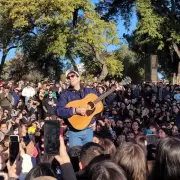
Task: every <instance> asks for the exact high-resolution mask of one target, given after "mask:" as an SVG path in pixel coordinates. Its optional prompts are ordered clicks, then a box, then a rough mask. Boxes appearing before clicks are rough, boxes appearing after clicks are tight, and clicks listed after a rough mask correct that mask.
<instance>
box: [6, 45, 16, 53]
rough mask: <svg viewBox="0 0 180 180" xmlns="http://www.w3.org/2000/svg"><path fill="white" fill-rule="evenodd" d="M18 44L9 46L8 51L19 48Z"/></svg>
mask: <svg viewBox="0 0 180 180" xmlns="http://www.w3.org/2000/svg"><path fill="white" fill-rule="evenodd" d="M17 47H18V46H11V47H9V48H7V52H9V51H10V50H11V49H14V48H17Z"/></svg>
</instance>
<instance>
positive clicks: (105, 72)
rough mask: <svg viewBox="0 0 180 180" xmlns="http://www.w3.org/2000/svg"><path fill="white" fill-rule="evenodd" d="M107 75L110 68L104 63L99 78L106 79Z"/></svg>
mask: <svg viewBox="0 0 180 180" xmlns="http://www.w3.org/2000/svg"><path fill="white" fill-rule="evenodd" d="M107 75H108V68H107V66H106V64H105V63H104V64H103V67H102V71H101V74H100V76H99V78H98V80H99V81H101V80H103V79H105V78H106V76H107Z"/></svg>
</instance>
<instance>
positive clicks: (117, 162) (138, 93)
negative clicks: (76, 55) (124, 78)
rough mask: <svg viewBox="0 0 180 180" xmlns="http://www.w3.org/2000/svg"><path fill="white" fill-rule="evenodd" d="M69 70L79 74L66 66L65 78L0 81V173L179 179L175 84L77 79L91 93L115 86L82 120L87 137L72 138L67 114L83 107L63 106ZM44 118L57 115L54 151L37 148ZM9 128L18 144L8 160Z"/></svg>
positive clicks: (179, 96)
mask: <svg viewBox="0 0 180 180" xmlns="http://www.w3.org/2000/svg"><path fill="white" fill-rule="evenodd" d="M74 76H77V78H78V76H79V75H78V74H76V73H75V72H74V71H73V72H71V75H69V76H68V75H67V76H66V77H67V82H61V81H60V82H58V83H55V82H48V81H43V80H42V81H40V82H38V83H33V82H27V81H18V82H15V81H13V80H11V81H8V82H3V81H1V82H0V170H1V172H0V178H2V177H3V178H4V179H6V178H7V179H12V180H13V179H20V180H24V179H25V180H31V179H43V180H46V179H47V180H50V179H60V180H110V179H111V180H178V179H180V170H179V169H180V140H179V137H180V129H179V127H180V88H179V85H170V84H164V83H162V82H158V83H151V82H146V83H142V84H137V85H135V84H128V85H124V86H122V85H121V83H120V82H117V81H115V80H104V81H101V82H90V81H88V82H86V83H85V82H81V87H86V89H91V92H94V93H96V94H97V95H98V96H100V95H101V94H103V93H105V92H107V91H108V90H110V89H111V88H112V87H113V86H116V91H114V92H113V93H111V94H110V95H109V96H108V97H107V98H105V99H103V100H102V102H103V104H104V110H103V112H102V113H100V114H98V115H97V116H96V117H95V120H93V122H92V124H91V126H90V127H88V129H91V130H92V132H93V134H92V135H93V140H92V142H89V141H87V142H84V143H83V144H81V142H80V143H79V142H77V141H75V140H74V141H73V140H72V137H74V136H75V134H72V129H71V128H72V127H70V126H69V124H68V123H67V121H66V119H67V118H68V116H69V115H68V113H69V114H71V115H72V114H76V113H77V114H83V113H84V111H83V110H82V109H75V110H74V109H71V111H72V112H70V110H68V111H64V109H62V104H63V103H64V101H65V99H64V98H63V97H64V95H67V96H69V95H68V94H67V89H70V88H71V87H70V86H69V79H70V80H71V79H73V78H74ZM89 92H90V91H89ZM80 96H81V95H80ZM71 100H73V99H71ZM66 110H67V109H66ZM66 113H67V114H66ZM46 120H58V121H60V128H61V133H60V139H59V141H60V148H59V155H56V156H52V155H48V154H46V153H45V152H44V139H43V137H44V129H43V126H44V122H45V121H46ZM73 132H74V133H76V134H77V133H79V132H77V131H73ZM88 133H89V132H88ZM11 135H18V136H19V145H20V153H19V154H18V156H17V158H16V160H15V162H14V164H13V165H11V164H10V163H9V156H10V154H9V141H10V136H11ZM81 136H82V134H81ZM89 136H90V134H88V137H89ZM87 139H88V138H87ZM78 143H79V144H78Z"/></svg>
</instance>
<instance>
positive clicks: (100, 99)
mask: <svg viewBox="0 0 180 180" xmlns="http://www.w3.org/2000/svg"><path fill="white" fill-rule="evenodd" d="M114 91H115V88H111V89H110V90H109V91H107V92H105V93H104V94H102V95H101V96H99V97H98V98H97V99H96V100H95V101H94V104H97V103H98V102H100V101H102V100H103V99H105V98H106V97H107V96H109V95H110V94H111V93H112V92H114Z"/></svg>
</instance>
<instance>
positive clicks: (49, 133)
mask: <svg viewBox="0 0 180 180" xmlns="http://www.w3.org/2000/svg"><path fill="white" fill-rule="evenodd" d="M59 135H60V123H59V121H58V120H46V121H45V124H44V151H45V153H46V154H49V155H57V154H59V146H60V142H59Z"/></svg>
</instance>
